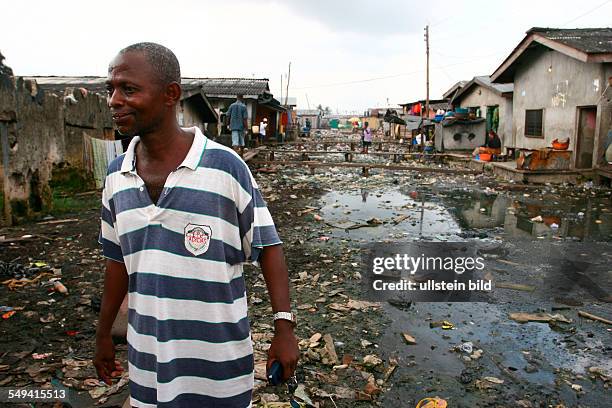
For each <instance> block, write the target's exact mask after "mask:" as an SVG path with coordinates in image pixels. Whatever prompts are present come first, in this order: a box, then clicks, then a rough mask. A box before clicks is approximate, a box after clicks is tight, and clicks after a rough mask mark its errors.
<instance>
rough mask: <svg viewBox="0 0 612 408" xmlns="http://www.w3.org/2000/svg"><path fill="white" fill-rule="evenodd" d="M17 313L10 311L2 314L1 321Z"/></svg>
mask: <svg viewBox="0 0 612 408" xmlns="http://www.w3.org/2000/svg"><path fill="white" fill-rule="evenodd" d="M15 313H17V312H16V311H15V310H10V311H8V312H5V313H2V319H4V320H7V319H10V318H11V317H13V315H14V314H15Z"/></svg>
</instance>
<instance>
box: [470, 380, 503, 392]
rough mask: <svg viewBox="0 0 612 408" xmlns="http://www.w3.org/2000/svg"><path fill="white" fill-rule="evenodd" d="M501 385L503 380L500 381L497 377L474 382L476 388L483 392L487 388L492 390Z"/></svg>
mask: <svg viewBox="0 0 612 408" xmlns="http://www.w3.org/2000/svg"><path fill="white" fill-rule="evenodd" d="M503 383H504V380H501V379H499V378H497V377H483V378H482V379H481V380H476V387H477V388H479V389H481V390H484V389H487V388H493V387H495V386H497V385H500V384H503Z"/></svg>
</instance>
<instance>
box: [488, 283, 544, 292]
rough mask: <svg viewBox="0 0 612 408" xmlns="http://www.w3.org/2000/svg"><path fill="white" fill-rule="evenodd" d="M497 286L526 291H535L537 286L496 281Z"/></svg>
mask: <svg viewBox="0 0 612 408" xmlns="http://www.w3.org/2000/svg"><path fill="white" fill-rule="evenodd" d="M495 287H496V288H502V289H513V290H523V291H525V292H533V291H534V290H535V286H531V285H523V284H520V283H511V282H495Z"/></svg>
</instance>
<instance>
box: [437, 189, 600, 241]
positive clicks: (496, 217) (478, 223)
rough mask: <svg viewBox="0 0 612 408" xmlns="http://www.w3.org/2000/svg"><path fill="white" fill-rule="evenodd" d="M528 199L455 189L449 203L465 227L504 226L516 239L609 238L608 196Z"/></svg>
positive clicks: (504, 232) (508, 235)
mask: <svg viewBox="0 0 612 408" xmlns="http://www.w3.org/2000/svg"><path fill="white" fill-rule="evenodd" d="M556 199H557V200H558V201H553V200H554V199H553V198H550V199H548V200H547V199H544V200H542V202H534V201H529V200H527V199H523V197H519V198H517V197H512V196H510V195H508V194H484V193H470V194H466V193H465V192H463V191H461V192H457V193H455V194H451V195H450V196H449V200H448V201H449V204H450V205H451V206H452V211H453V213H454V214H455V216H456V217H457V219H458V221H459V224H460V225H461V226H462V227H464V228H471V229H480V228H497V227H499V228H503V235H505V236H506V237H511V238H515V239H533V238H534V237H551V236H558V237H571V238H577V239H581V240H596V241H610V240H612V214H611V213H610V211H609V209H610V200H609V199H608V198H605V197H603V198H591V197H582V198H576V197H573V198H572V199H571V200H570V199H568V198H558V197H557V198H556Z"/></svg>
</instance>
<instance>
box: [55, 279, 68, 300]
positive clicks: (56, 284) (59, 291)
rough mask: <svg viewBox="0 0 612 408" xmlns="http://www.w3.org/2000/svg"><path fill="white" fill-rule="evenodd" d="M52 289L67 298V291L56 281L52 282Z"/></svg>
mask: <svg viewBox="0 0 612 408" xmlns="http://www.w3.org/2000/svg"><path fill="white" fill-rule="evenodd" d="M53 289H54V290H55V291H56V292H58V293H61V294H62V295H65V296H68V289H67V288H66V286H64V284H63V283H62V282H60V281H58V280H56V281H55V282H53Z"/></svg>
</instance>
